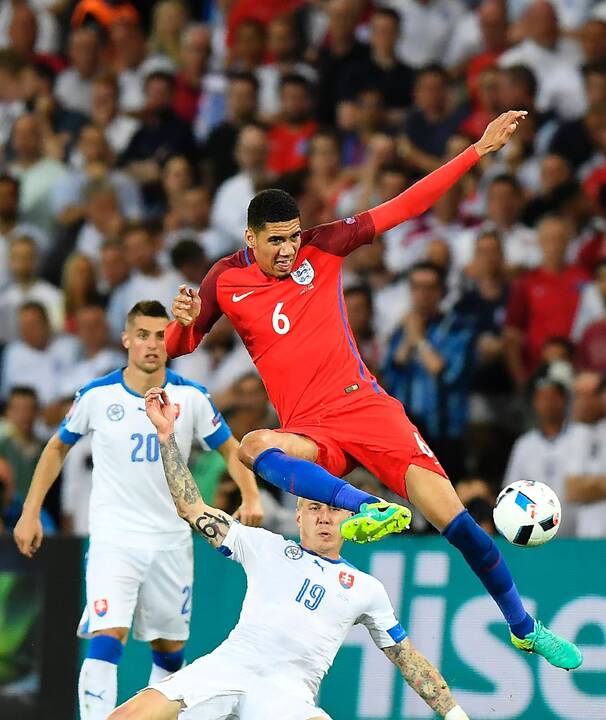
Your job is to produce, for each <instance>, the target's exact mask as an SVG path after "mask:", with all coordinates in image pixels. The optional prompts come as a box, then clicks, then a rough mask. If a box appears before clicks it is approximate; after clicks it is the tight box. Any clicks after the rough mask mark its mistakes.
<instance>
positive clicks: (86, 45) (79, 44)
mask: <svg viewBox="0 0 606 720" xmlns="http://www.w3.org/2000/svg"><path fill="white" fill-rule="evenodd" d="M101 51H102V47H101V41H100V39H99V35H98V33H97V32H96V31H95V30H93V29H92V28H87V27H82V28H78V29H77V30H74V31H73V32H72V33H71V35H70V36H69V59H70V62H71V66H70V67H68V68H67V69H66V70H63V72H61V73H60V74H59V76H58V77H57V83H56V85H55V95H56V97H57V100H59V102H60V103H61V105H63V107H66V108H68V109H69V110H76V111H78V112H81V113H83V114H84V115H89V114H90V111H91V96H92V81H93V77H94V76H95V75H96V74H97V73H98V72H99V69H100V67H101Z"/></svg>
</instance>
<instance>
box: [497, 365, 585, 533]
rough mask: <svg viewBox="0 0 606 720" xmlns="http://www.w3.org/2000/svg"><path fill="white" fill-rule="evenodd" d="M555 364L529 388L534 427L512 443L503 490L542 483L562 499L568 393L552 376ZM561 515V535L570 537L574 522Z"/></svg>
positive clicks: (565, 456) (566, 451)
mask: <svg viewBox="0 0 606 720" xmlns="http://www.w3.org/2000/svg"><path fill="white" fill-rule="evenodd" d="M554 370H555V364H552V365H551V366H546V368H545V370H544V372H543V374H542V375H539V376H537V378H536V379H535V382H534V385H533V388H532V409H533V410H534V413H535V427H534V428H532V429H531V430H528V431H527V432H526V433H524V434H523V435H521V436H520V437H519V438H518V439H517V440H516V441H515V443H514V446H513V449H512V451H511V455H510V457H509V462H508V464H507V469H506V470H505V475H504V477H503V487H505V486H506V485H509V484H510V483H512V482H517V481H518V480H529V479H531V480H536V481H538V482H542V483H545V484H546V485H549V487H550V488H551V489H552V490H554V492H555V493H556V494H557V495H558V497H560V498H562V499H563V498H564V497H565V493H564V487H565V482H566V471H565V467H566V461H567V456H568V454H569V453H570V451H571V446H570V444H569V440H568V431H567V428H566V409H567V404H568V391H567V389H566V387H565V386H564V385H563V384H562V383H561V382H560V381H559V380H558V379H557V378H556V377H554V375H555V374H556V373H555V372H554ZM567 510H568V508H565V509H564V511H563V513H562V526H561V528H560V530H559V532H560V534H561V535H574V533H575V529H576V521H575V519H574V517H573V513H571V512H567Z"/></svg>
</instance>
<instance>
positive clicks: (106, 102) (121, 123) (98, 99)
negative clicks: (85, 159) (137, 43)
mask: <svg viewBox="0 0 606 720" xmlns="http://www.w3.org/2000/svg"><path fill="white" fill-rule="evenodd" d="M90 119H91V121H92V123H93V125H95V126H96V127H97V128H99V129H102V130H103V132H104V133H105V139H106V140H107V143H108V144H109V147H110V148H111V151H112V153H113V154H114V156H115V157H118V156H120V155H121V154H122V153H123V152H124V151H125V150H126V148H127V146H128V143H129V142H130V140H131V138H132V136H133V135H134V134H135V132H136V131H137V130H138V128H139V121H138V120H136V119H135V118H134V117H131V116H129V115H126V114H124V113H123V112H120V86H119V85H118V80H117V79H116V76H115V75H114V74H113V73H110V72H105V73H101V74H99V75H97V76H96V77H95V78H94V80H93V84H92V89H91V111H90Z"/></svg>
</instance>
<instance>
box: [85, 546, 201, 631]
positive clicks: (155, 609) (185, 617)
mask: <svg viewBox="0 0 606 720" xmlns="http://www.w3.org/2000/svg"><path fill="white" fill-rule="evenodd" d="M193 575H194V567H193V547H192V545H191V544H189V545H184V546H183V547H179V548H176V549H172V550H145V549H143V548H132V547H120V546H119V545H112V544H110V543H105V542H98V541H94V540H91V542H90V546H89V549H88V555H87V563H86V607H85V609H84V613H83V614H82V619H81V620H80V625H79V626H78V635H79V636H80V637H90V636H91V635H92V634H93V633H94V632H96V631H98V630H107V629H108V628H120V627H125V628H130V627H131V626H132V628H133V637H134V638H135V639H137V640H143V641H145V642H149V641H151V640H157V639H158V638H162V639H164V640H187V638H188V637H189V623H190V617H191V598H192V583H193Z"/></svg>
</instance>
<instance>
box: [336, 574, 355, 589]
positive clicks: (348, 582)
mask: <svg viewBox="0 0 606 720" xmlns="http://www.w3.org/2000/svg"><path fill="white" fill-rule="evenodd" d="M355 579H356V578H355V576H354V575H352V574H351V573H348V572H346V571H345V570H342V571H341V572H340V573H339V582H340V583H341V587H344V588H345V589H346V590H349V589H350V588H352V587H353V584H354V580H355Z"/></svg>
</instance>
